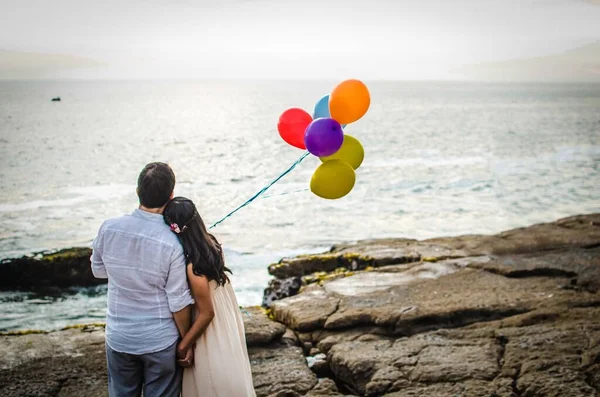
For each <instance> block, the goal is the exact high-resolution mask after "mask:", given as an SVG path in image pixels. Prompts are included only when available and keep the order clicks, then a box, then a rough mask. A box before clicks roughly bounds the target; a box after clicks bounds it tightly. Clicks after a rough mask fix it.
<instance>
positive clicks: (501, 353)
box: [496, 335, 508, 372]
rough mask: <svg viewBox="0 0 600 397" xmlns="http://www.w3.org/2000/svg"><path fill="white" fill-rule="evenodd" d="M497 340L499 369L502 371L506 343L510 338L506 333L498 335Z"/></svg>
mask: <svg viewBox="0 0 600 397" xmlns="http://www.w3.org/2000/svg"><path fill="white" fill-rule="evenodd" d="M496 342H497V343H498V346H499V348H498V370H499V372H502V367H503V366H504V354H505V353H506V345H507V344H508V338H507V337H506V336H504V335H497V336H496Z"/></svg>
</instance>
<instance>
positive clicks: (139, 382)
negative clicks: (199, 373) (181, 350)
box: [106, 342, 183, 397]
mask: <svg viewBox="0 0 600 397" xmlns="http://www.w3.org/2000/svg"><path fill="white" fill-rule="evenodd" d="M176 351H177V342H175V343H174V344H172V345H171V346H169V347H168V348H166V349H165V350H161V351H159V352H156V353H149V354H142V355H136V354H128V353H120V352H117V351H114V350H113V349H111V348H110V347H109V346H108V345H106V361H107V364H108V395H109V396H110V397H139V396H140V395H141V393H142V390H143V391H144V397H179V395H180V394H181V377H182V374H183V370H182V368H181V367H180V366H179V365H177V362H176Z"/></svg>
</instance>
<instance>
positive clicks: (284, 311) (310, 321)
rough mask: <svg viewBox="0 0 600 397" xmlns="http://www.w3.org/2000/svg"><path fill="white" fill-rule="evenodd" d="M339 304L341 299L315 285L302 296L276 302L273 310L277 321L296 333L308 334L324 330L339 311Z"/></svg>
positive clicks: (272, 307)
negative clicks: (315, 330) (329, 320)
mask: <svg viewBox="0 0 600 397" xmlns="http://www.w3.org/2000/svg"><path fill="white" fill-rule="evenodd" d="M338 303H339V299H337V298H336V297H334V296H331V295H329V294H327V292H325V290H323V288H322V287H320V286H317V285H314V286H310V287H308V288H307V289H306V291H305V292H303V293H302V294H300V295H296V296H293V297H291V298H287V299H283V300H280V301H277V302H274V303H273V305H272V306H271V310H272V313H273V315H274V316H275V319H276V320H277V321H280V322H282V323H284V324H286V325H287V326H289V327H290V328H292V329H294V330H296V331H301V332H307V331H312V330H314V329H317V328H322V327H323V325H325V321H326V320H327V318H328V317H329V316H330V315H331V314H332V313H333V312H335V311H336V310H337V305H338Z"/></svg>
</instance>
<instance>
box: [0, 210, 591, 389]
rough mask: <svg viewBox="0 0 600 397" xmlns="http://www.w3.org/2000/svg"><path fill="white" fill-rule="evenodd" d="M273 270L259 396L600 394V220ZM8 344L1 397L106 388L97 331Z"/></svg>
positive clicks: (257, 328)
mask: <svg viewBox="0 0 600 397" xmlns="http://www.w3.org/2000/svg"><path fill="white" fill-rule="evenodd" d="M269 271H270V272H271V273H272V274H273V275H274V276H275V277H276V280H277V282H272V283H271V286H270V289H269V291H267V292H268V293H269V297H268V299H265V302H264V303H265V306H269V308H268V309H264V308H250V309H249V316H247V315H244V321H245V326H246V337H247V341H248V345H249V353H250V360H251V365H252V371H253V375H254V384H255V387H256V391H257V395H258V396H261V397H262V396H264V397H266V396H270V397H285V396H351V395H354V396H369V397H375V396H386V397H408V396H415V397H416V396H428V397H437V396H439V397H442V396H444V397H445V396H497V397H503V396H505V397H514V396H528V397H537V396H539V397H541V396H557V397H558V396H561V397H569V396H573V397H575V396H577V397H579V396H590V397H591V396H598V393H599V391H600V294H599V289H600V214H593V215H582V216H576V217H570V218H566V219H561V220H559V221H557V222H554V223H547V224H541V225H535V226H532V227H528V228H521V229H515V230H511V231H507V232H504V233H500V234H498V235H494V236H479V235H477V236H461V237H454V238H438V239H431V240H426V241H416V240H408V239H386V240H373V241H363V242H358V243H355V244H349V245H340V246H337V247H334V248H333V249H332V250H331V252H328V253H325V254H323V255H313V256H303V257H298V258H292V259H284V260H282V261H281V262H280V263H278V264H276V265H272V266H271V267H270V268H269ZM290 278H293V279H294V280H295V281H294V282H293V283H292V282H291V281H290V282H283V281H285V280H287V279H290ZM297 284H299V285H297ZM278 286H284V287H285V290H284V291H277V287H278ZM88 331H90V332H88ZM0 339H1V340H0V343H1V346H2V347H1V348H0V352H1V353H2V354H1V355H0V370H1V373H0V395H3V396H26V395H38V396H71V395H73V396H75V395H81V394H82V392H83V391H84V390H85V391H86V392H85V393H83V394H85V395H88V396H96V395H98V396H103V395H106V394H103V393H105V391H104V390H105V386H104V384H105V381H106V374H105V365H104V346H103V330H102V329H101V328H100V329H97V328H94V327H91V328H83V329H70V330H65V331H58V332H53V333H49V334H31V335H22V336H1V337H0Z"/></svg>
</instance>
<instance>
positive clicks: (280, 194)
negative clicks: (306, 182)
mask: <svg viewBox="0 0 600 397" xmlns="http://www.w3.org/2000/svg"><path fill="white" fill-rule="evenodd" d="M309 190H310V189H299V190H292V191H291V192H283V193H278V194H269V195H268V196H262V197H261V198H262V199H267V198H271V197H279V196H286V195H288V194H293V193H300V192H308V191H309Z"/></svg>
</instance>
